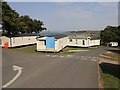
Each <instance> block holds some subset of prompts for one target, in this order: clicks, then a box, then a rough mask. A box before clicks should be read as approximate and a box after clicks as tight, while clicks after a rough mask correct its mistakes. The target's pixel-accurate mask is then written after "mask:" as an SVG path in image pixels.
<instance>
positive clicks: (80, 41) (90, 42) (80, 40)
mask: <svg viewBox="0 0 120 90" xmlns="http://www.w3.org/2000/svg"><path fill="white" fill-rule="evenodd" d="M67 45H68V46H77V47H90V46H97V45H100V39H95V38H91V37H85V36H70V37H69V42H68V44H67Z"/></svg>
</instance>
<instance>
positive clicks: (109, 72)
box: [100, 63, 120, 90]
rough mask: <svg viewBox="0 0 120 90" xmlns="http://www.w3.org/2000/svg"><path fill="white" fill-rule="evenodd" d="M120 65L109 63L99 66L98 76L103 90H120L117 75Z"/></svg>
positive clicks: (119, 75)
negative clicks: (110, 89)
mask: <svg viewBox="0 0 120 90" xmlns="http://www.w3.org/2000/svg"><path fill="white" fill-rule="evenodd" d="M119 68H120V65H115V64H110V63H102V64H100V75H101V79H102V80H101V81H103V82H102V85H103V86H102V87H103V88H105V89H108V88H116V89H117V88H119V89H118V90H120V84H119V83H120V73H119Z"/></svg>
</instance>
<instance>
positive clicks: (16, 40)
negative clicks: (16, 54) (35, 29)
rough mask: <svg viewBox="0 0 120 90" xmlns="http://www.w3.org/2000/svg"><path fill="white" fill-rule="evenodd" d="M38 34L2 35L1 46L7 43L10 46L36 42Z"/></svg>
mask: <svg viewBox="0 0 120 90" xmlns="http://www.w3.org/2000/svg"><path fill="white" fill-rule="evenodd" d="M36 42H37V40H36V36H20V37H6V36H2V37H1V46H2V47H4V45H5V44H6V43H7V45H8V47H17V46H23V45H30V44H36Z"/></svg>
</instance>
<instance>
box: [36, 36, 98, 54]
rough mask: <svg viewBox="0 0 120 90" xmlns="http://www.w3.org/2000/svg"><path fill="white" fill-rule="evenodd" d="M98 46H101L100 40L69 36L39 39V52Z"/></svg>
mask: <svg viewBox="0 0 120 90" xmlns="http://www.w3.org/2000/svg"><path fill="white" fill-rule="evenodd" d="M50 38H52V39H50ZM96 45H100V39H93V38H91V37H80V36H68V37H60V38H56V37H42V38H37V51H48V52H49V51H50V52H59V51H60V50H62V49H63V48H64V47H66V46H77V47H90V46H96Z"/></svg>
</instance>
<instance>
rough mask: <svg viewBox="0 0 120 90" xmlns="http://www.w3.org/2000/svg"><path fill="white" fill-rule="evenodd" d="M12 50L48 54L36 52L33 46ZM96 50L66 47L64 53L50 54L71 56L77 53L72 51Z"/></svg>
mask: <svg viewBox="0 0 120 90" xmlns="http://www.w3.org/2000/svg"><path fill="white" fill-rule="evenodd" d="M11 49H12V50H16V51H21V52H27V53H38V54H39V53H40V54H44V53H46V52H36V45H31V46H24V47H16V48H11ZM95 49H96V48H79V47H66V48H64V49H63V50H62V51H60V52H58V53H49V54H57V55H59V54H71V53H75V52H73V51H70V50H95Z"/></svg>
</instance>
